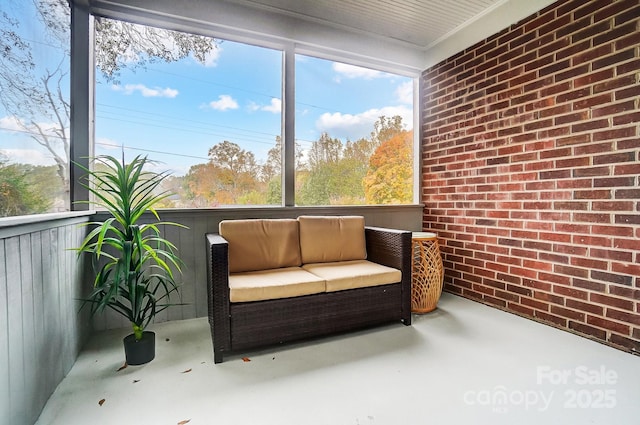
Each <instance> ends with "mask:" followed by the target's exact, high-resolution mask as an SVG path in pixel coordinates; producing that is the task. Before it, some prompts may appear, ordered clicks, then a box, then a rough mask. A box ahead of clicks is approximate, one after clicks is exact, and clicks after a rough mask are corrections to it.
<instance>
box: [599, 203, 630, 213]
mask: <svg viewBox="0 0 640 425" xmlns="http://www.w3.org/2000/svg"><path fill="white" fill-rule="evenodd" d="M591 208H592V209H593V211H633V208H634V204H633V202H615V201H610V202H594V203H593V204H592V207H591Z"/></svg>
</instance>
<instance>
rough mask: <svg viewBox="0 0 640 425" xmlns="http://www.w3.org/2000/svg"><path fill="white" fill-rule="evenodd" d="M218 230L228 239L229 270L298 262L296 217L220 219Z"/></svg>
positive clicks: (287, 265)
mask: <svg viewBox="0 0 640 425" xmlns="http://www.w3.org/2000/svg"><path fill="white" fill-rule="evenodd" d="M218 229H219V231H220V236H222V237H223V238H225V239H226V240H227V242H229V273H238V272H246V271H253V270H268V269H277V268H279V267H294V266H300V265H301V260H300V242H299V237H298V235H299V233H298V221H297V220H295V219H273V220H266V219H265V220H223V221H221V222H220V225H219V227H218Z"/></svg>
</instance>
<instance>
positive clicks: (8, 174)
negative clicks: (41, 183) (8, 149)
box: [0, 156, 50, 217]
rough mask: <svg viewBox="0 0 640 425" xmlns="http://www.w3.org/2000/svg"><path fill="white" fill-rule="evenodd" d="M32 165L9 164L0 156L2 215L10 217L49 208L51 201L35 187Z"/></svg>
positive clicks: (0, 213)
mask: <svg viewBox="0 0 640 425" xmlns="http://www.w3.org/2000/svg"><path fill="white" fill-rule="evenodd" d="M31 171H32V170H31V169H30V167H28V166H27V167H25V166H20V165H17V164H8V162H7V161H6V158H3V157H1V156H0V217H9V216H16V215H23V214H32V213H33V212H36V213H42V212H45V211H47V210H48V209H49V205H50V201H49V200H48V199H46V198H45V197H44V196H43V195H42V193H41V192H40V191H38V190H36V189H34V187H33V185H32V182H31V181H30V178H29V175H30V173H31Z"/></svg>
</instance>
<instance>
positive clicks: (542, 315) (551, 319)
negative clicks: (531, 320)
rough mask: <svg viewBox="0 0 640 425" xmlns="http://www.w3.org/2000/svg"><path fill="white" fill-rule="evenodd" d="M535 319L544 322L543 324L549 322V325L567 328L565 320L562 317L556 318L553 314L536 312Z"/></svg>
mask: <svg viewBox="0 0 640 425" xmlns="http://www.w3.org/2000/svg"><path fill="white" fill-rule="evenodd" d="M535 317H537V318H539V319H541V320H544V321H545V322H550V323H554V324H556V325H558V326H561V327H566V326H567V319H566V318H564V317H559V316H556V315H554V314H548V313H545V312H542V311H536V312H535Z"/></svg>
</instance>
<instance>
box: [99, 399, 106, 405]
mask: <svg viewBox="0 0 640 425" xmlns="http://www.w3.org/2000/svg"><path fill="white" fill-rule="evenodd" d="M105 401H106V400H105V399H104V398H103V399H102V400H100V401H99V402H98V405H99V406H102V405H103V404H104V402H105Z"/></svg>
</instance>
